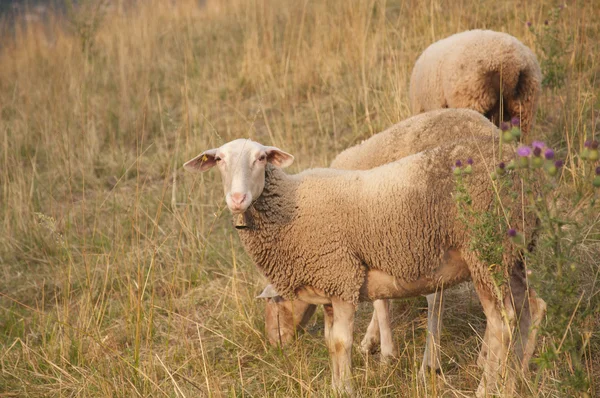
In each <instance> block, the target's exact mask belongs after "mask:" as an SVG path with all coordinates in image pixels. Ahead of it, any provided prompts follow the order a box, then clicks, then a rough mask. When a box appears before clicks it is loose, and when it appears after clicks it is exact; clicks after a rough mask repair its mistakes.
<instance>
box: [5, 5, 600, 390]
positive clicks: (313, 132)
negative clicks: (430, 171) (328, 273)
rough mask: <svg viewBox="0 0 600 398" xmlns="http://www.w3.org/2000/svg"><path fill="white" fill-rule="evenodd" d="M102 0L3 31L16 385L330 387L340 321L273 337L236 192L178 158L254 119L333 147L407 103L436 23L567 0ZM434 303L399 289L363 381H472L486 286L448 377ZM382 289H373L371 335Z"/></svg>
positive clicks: (262, 130) (578, 22)
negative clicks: (434, 333)
mask: <svg viewBox="0 0 600 398" xmlns="http://www.w3.org/2000/svg"><path fill="white" fill-rule="evenodd" d="M95 4H96V3H94V2H91V3H90V5H89V6H88V7H82V8H81V9H80V10H79V11H76V12H75V14H73V15H71V16H70V17H69V18H65V17H61V16H51V17H50V18H49V20H48V21H46V22H45V23H44V24H33V23H31V24H28V25H27V24H25V25H21V24H18V25H17V28H16V30H15V32H14V40H13V39H10V40H9V39H6V40H3V46H4V48H3V49H2V51H1V53H0V137H1V141H0V146H1V149H0V185H1V196H0V197H1V201H0V208H1V210H0V230H1V232H0V263H2V267H0V272H1V279H0V395H2V396H102V397H104V396H127V397H129V396H163V395H165V396H177V397H179V396H181V397H184V396H185V397H190V396H201V397H204V396H206V397H219V396H241V397H245V396H327V395H329V391H330V390H329V387H330V376H329V375H330V374H329V369H328V367H327V363H328V362H327V361H328V360H327V357H328V356H327V352H326V349H325V347H324V344H323V342H322V338H320V336H321V334H322V331H321V330H320V329H319V325H321V324H322V323H321V322H320V320H319V321H316V322H315V325H314V326H313V327H312V333H309V334H306V335H304V336H303V337H302V338H301V339H300V340H299V341H298V342H296V343H294V344H293V345H292V346H291V347H289V349H285V350H278V349H274V348H271V347H269V346H267V344H266V342H265V336H264V330H263V325H262V323H263V316H262V303H261V302H259V301H256V300H255V299H254V296H255V295H256V294H257V293H258V292H260V290H261V288H262V286H263V284H264V283H265V280H264V278H262V277H261V276H260V275H259V273H258V272H257V270H256V269H255V267H254V265H253V264H252V262H251V261H250V260H249V258H248V257H247V256H246V255H245V254H244V253H243V250H242V249H241V246H240V244H239V242H238V240H237V236H236V234H235V233H234V231H233V230H232V229H231V227H230V224H229V215H228V214H227V212H223V207H224V206H223V200H222V190H221V187H220V183H219V177H218V176H217V175H216V173H207V174H206V175H202V176H200V177H196V176H190V175H186V174H184V173H183V171H182V169H181V164H182V163H183V162H184V161H185V160H188V159H189V158H191V157H193V156H195V155H196V154H197V153H198V152H200V151H202V150H204V149H207V148H209V147H213V146H216V145H219V144H220V143H223V142H226V141H229V140H231V139H233V138H238V137H251V138H253V139H256V140H259V141H262V142H265V143H269V144H272V145H277V146H280V147H282V148H283V149H284V150H287V151H289V152H291V153H293V154H294V155H295V156H296V163H295V165H294V166H292V168H291V169H292V170H291V171H292V172H295V171H299V170H302V169H304V168H307V167H312V166H323V165H326V164H328V162H329V161H330V160H331V159H332V158H333V157H334V156H335V155H336V154H337V153H338V152H339V151H341V150H342V149H344V148H346V147H348V146H350V145H353V144H355V143H356V142H358V141H359V140H360V139H363V138H365V137H368V136H370V135H371V134H374V133H376V132H378V131H381V130H383V129H384V128H386V127H388V126H390V125H391V124H394V123H396V122H398V121H400V120H402V119H404V118H406V117H408V116H409V115H410V110H409V106H408V101H407V87H408V81H409V78H410V73H411V69H412V65H413V63H414V61H415V60H416V58H417V56H418V55H419V53H420V52H421V51H422V50H423V49H425V48H426V47H427V46H428V45H429V44H430V43H432V42H434V41H436V40H438V39H441V38H444V37H446V36H448V35H450V34H452V33H455V32H459V31H462V30H466V29H471V28H490V29H494V30H499V31H505V32H509V33H511V34H512V35H514V36H516V37H518V38H519V39H520V40H522V41H523V42H524V43H525V44H527V45H529V46H531V47H532V48H533V49H534V50H535V51H536V52H538V54H539V53H540V49H539V48H537V47H536V41H535V40H534V36H533V35H532V34H531V33H529V31H528V29H527V27H526V25H525V22H526V21H532V22H533V24H534V26H539V25H541V24H543V21H544V19H546V13H547V11H548V10H549V9H550V7H551V4H550V3H548V2H520V1H506V2H498V1H492V0H484V1H481V2H480V1H472V0H459V1H439V0H434V1H429V2H422V1H417V0H410V1H392V0H389V1H379V0H377V1H376V0H357V1H342V0H333V1H328V2H318V1H313V2H311V1H308V0H306V1H287V0H285V1H272V0H229V1H212V2H208V3H207V4H205V5H204V6H198V5H197V2H194V1H183V0H182V1H177V2H170V1H163V0H148V1H144V2H139V4H137V5H135V6H132V7H131V8H127V7H123V6H120V7H113V8H105V7H95V6H94V5H95ZM563 13H564V14H563V16H562V18H561V20H560V25H559V32H560V39H561V40H563V42H564V46H565V54H566V56H565V62H567V64H568V80H567V85H566V86H565V88H562V89H556V90H545V92H544V98H543V101H542V104H541V107H540V110H539V115H538V116H539V119H538V125H537V128H536V130H535V132H534V134H535V135H536V136H537V137H544V138H546V139H547V140H549V141H550V142H551V143H552V144H553V145H554V144H556V145H558V146H560V147H562V148H564V149H565V153H567V151H566V149H571V148H574V149H575V150H577V149H579V148H581V146H582V145H583V141H584V140H585V139H587V138H589V137H590V136H592V135H593V134H595V133H596V125H597V123H596V117H597V111H595V110H594V109H595V108H596V109H597V106H598V103H599V97H598V88H597V87H598V84H597V76H596V74H597V70H598V57H597V54H598V53H600V51H599V50H600V27H599V23H598V20H599V17H600V11H599V10H598V7H595V6H594V5H593V4H592V2H589V3H588V2H578V4H577V5H575V4H573V5H571V4H569V7H567V8H566V9H565V10H564V11H563ZM96 22H98V24H97V27H94V23H96ZM4 37H5V38H8V37H9V33H5V35H4ZM569 160H570V159H568V161H569ZM567 165H568V168H569V169H570V170H571V171H573V169H574V168H575V167H576V166H575V165H574V164H573V163H569V162H567ZM569 165H570V166H569ZM564 183H565V184H566V186H567V187H568V186H569V184H573V182H572V181H570V180H569V178H565V181H564ZM592 221H594V220H592ZM597 221H598V220H595V221H594V223H595V224H594V225H597ZM595 237H596V238H595V239H597V235H595ZM590 239H591V238H590ZM595 243H597V242H595ZM594 247H595V248H597V246H589V247H588V248H587V249H585V250H588V251H589V252H591V253H592V254H591V255H590V256H589V257H590V260H589V262H588V265H589V268H590V270H589V272H590V275H594V272H597V269H598V257H597V254H596V255H595V257H594V255H593V253H594V250H595V249H594ZM596 253H597V252H596ZM595 270H596V271H595ZM423 306H424V304H423V302H422V301H420V300H412V301H407V302H399V303H396V304H395V307H394V308H395V309H394V327H395V337H396V341H397V343H398V345H399V347H400V352H401V353H402V355H401V358H400V360H399V361H398V363H397V364H395V365H394V366H392V367H389V368H386V367H381V366H379V365H378V363H377V360H376V359H377V358H364V357H363V356H362V355H360V354H359V353H358V351H356V353H355V358H354V359H355V364H356V372H355V375H356V384H357V385H358V387H359V388H360V389H361V390H362V391H363V394H364V396H382V395H390V396H411V397H421V396H441V395H444V396H448V394H449V395H450V396H470V395H472V393H473V390H474V389H475V388H476V386H477V383H478V379H479V376H480V372H479V370H477V368H476V367H475V358H476V354H477V347H478V344H479V343H478V336H477V333H481V332H482V326H483V318H482V316H481V314H480V310H479V309H478V307H477V304H476V300H475V299H470V300H467V303H466V304H465V302H464V296H463V299H462V300H461V303H460V304H450V307H451V308H450V309H449V311H448V314H449V315H448V321H447V328H446V331H445V334H444V338H443V343H444V346H443V347H442V350H443V351H444V361H445V365H446V366H445V368H444V372H445V376H446V383H445V385H444V386H442V385H440V382H439V381H437V383H436V384H435V385H434V387H429V388H425V387H424V386H423V385H422V384H420V383H419V382H418V381H417V376H416V375H417V370H418V366H419V363H420V360H421V355H422V349H423V345H424V328H425V318H424V317H425V315H424V312H423ZM368 310H369V307H368V306H366V307H361V310H360V316H359V320H358V327H357V331H356V334H355V336H356V340H358V341H359V339H360V338H361V337H362V333H364V330H365V326H366V323H367V322H368ZM319 317H320V315H319ZM542 344H545V343H544V342H542ZM595 347H596V348H597V346H595ZM592 348H593V347H592V345H590V356H591V357H592V358H593V357H594V356H597V352H596V353H594V352H592V351H591V350H592ZM565 366H568V364H565ZM587 366H588V369H589V375H590V378H591V379H592V380H594V379H595V378H597V377H598V375H599V374H600V373H599V371H598V367H599V366H600V365H599V364H598V361H597V360H596V361H595V362H594V361H593V360H591V359H590V360H589V363H588V364H587ZM594 375H595V376H594ZM434 381H435V380H434ZM596 382H597V380H596ZM557 385H558V384H557V381H556V380H555V373H554V370H553V369H548V370H545V371H541V372H538V373H536V378H534V379H533V380H528V381H527V382H526V383H524V386H523V388H522V389H521V393H522V394H523V395H524V396H529V395H531V396H560V392H558V390H557V388H558V387H557ZM528 386H529V387H528ZM595 388H596V390H594V391H596V393H597V392H598V386H596V387H595Z"/></svg>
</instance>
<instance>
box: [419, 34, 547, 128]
mask: <svg viewBox="0 0 600 398" xmlns="http://www.w3.org/2000/svg"><path fill="white" fill-rule="evenodd" d="M541 81H542V73H541V69H540V65H539V63H538V61H537V58H536V56H535V54H534V53H533V52H532V51H531V50H530V49H529V48H528V47H527V46H525V45H524V44H523V43H521V42H520V41H519V40H517V39H516V38H515V37H513V36H511V35H509V34H506V33H500V32H494V31H491V30H469V31H466V32H461V33H457V34H455V35H452V36H450V37H447V38H445V39H442V40H440V41H437V42H435V43H433V44H432V45H430V46H429V47H427V49H425V51H423V53H422V54H421V56H420V57H419V58H418V59H417V62H416V63H415V66H414V68H413V71H412V75H411V78H410V94H409V97H410V104H411V108H412V111H413V113H415V114H416V113H421V112H426V111H429V110H433V109H440V108H470V109H474V110H476V111H477V112H479V113H481V114H483V115H485V117H487V118H488V119H490V120H491V121H492V122H493V123H495V124H498V123H499V122H501V121H508V120H510V119H511V118H513V117H518V118H520V119H521V130H522V132H523V135H524V137H527V134H529V132H530V130H531V128H532V127H533V123H534V121H535V112H536V109H537V104H538V99H539V95H540V91H541Z"/></svg>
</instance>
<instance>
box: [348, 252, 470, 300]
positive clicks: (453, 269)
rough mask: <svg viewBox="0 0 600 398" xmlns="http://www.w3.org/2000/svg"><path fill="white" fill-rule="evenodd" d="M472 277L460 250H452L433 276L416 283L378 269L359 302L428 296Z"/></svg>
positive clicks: (368, 278) (368, 277) (372, 271)
mask: <svg viewBox="0 0 600 398" xmlns="http://www.w3.org/2000/svg"><path fill="white" fill-rule="evenodd" d="M469 276H470V274H469V269H468V267H467V264H466V263H465V262H464V261H463V259H462V258H461V257H460V255H459V253H458V252H457V251H456V250H452V249H451V250H448V251H446V252H445V253H444V259H443V262H442V265H441V266H440V267H438V268H437V269H436V270H435V271H434V272H433V273H432V274H431V275H428V276H422V277H420V278H419V279H417V280H414V281H405V280H402V279H400V278H396V277H394V276H392V275H390V274H388V273H385V272H383V271H379V270H375V269H370V270H368V271H367V273H366V275H365V281H364V283H363V285H362V287H361V289H360V298H359V299H360V300H361V301H373V300H380V299H391V298H407V297H414V296H418V295H427V294H430V293H433V292H435V291H437V290H438V289H441V288H443V287H450V286H453V285H456V284H458V283H461V282H464V281H466V280H468V279H470V278H469Z"/></svg>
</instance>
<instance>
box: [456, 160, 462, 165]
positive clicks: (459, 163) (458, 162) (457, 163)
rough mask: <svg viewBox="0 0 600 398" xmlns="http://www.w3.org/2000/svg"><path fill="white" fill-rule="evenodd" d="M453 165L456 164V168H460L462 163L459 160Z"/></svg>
mask: <svg viewBox="0 0 600 398" xmlns="http://www.w3.org/2000/svg"><path fill="white" fill-rule="evenodd" d="M455 164H456V167H461V166H462V162H461V161H460V159H459V160H457V161H456V163H455Z"/></svg>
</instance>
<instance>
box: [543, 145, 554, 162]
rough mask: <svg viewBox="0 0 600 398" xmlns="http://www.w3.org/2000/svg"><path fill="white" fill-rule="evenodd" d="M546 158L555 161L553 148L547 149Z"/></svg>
mask: <svg viewBox="0 0 600 398" xmlns="http://www.w3.org/2000/svg"><path fill="white" fill-rule="evenodd" d="M544 157H545V158H546V159H548V160H552V159H554V151H553V150H552V149H551V148H548V149H546V152H545V153H544Z"/></svg>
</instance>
